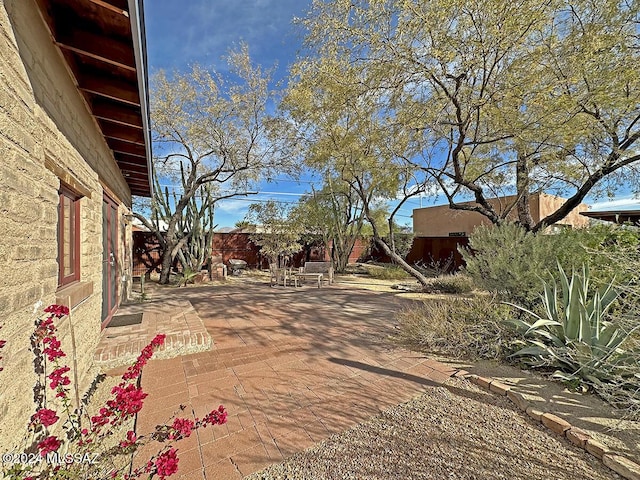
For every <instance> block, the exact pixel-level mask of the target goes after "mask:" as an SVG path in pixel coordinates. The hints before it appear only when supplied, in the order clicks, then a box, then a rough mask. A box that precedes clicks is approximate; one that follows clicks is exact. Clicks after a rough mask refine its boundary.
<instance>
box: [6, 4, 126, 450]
mask: <svg viewBox="0 0 640 480" xmlns="http://www.w3.org/2000/svg"><path fill="white" fill-rule="evenodd" d="M0 158H2V162H0V210H1V212H2V215H1V217H2V219H3V228H2V234H1V235H0V259H1V260H2V261H0V278H2V283H1V284H0V324H1V325H2V326H3V328H2V329H1V330H0V338H2V339H5V340H7V344H6V346H5V348H4V349H3V350H2V356H3V357H4V358H3V359H2V360H0V362H1V364H2V366H3V367H4V371H2V372H0V418H2V419H3V421H2V422H0V451H7V449H8V448H11V447H13V446H14V444H15V443H16V442H19V441H20V439H21V438H22V436H23V434H24V432H25V426H26V424H27V421H28V419H29V417H30V415H31V414H32V413H33V408H34V403H33V401H32V398H33V391H32V388H33V385H34V382H35V374H34V373H33V366H32V355H31V352H30V351H29V345H30V344H29V335H30V333H31V332H32V331H33V323H34V319H35V316H36V314H37V313H41V311H42V308H43V307H45V306H47V305H49V304H51V303H55V302H56V300H57V301H58V302H60V301H63V300H64V299H65V298H66V296H67V295H68V294H73V295H74V296H76V297H77V298H79V299H82V301H81V303H80V304H79V305H77V306H75V307H74V308H73V310H72V315H71V322H69V321H68V320H67V321H64V322H63V324H62V325H61V328H60V337H61V340H62V342H63V347H64V349H65V351H66V352H67V355H68V356H67V358H66V359H64V360H65V363H67V364H68V365H69V366H71V367H73V364H72V348H71V341H70V325H73V328H74V333H75V338H76V347H77V348H76V351H75V353H76V356H77V363H78V367H79V368H78V369H79V372H78V373H79V384H80V389H81V392H83V391H84V390H85V389H86V388H87V387H88V385H89V384H90V382H91V381H92V380H93V378H94V376H95V374H96V371H95V369H94V368H93V366H92V365H93V354H94V350H95V347H96V345H97V343H98V339H99V336H100V316H101V305H102V298H101V295H102V199H103V191H104V188H103V186H104V187H105V188H108V190H109V191H110V192H111V193H112V194H113V195H114V196H115V197H117V198H116V199H117V200H118V201H119V202H120V207H119V208H120V214H121V217H120V218H121V219H123V216H122V215H123V214H124V213H126V212H128V207H129V206H130V205H131V195H130V191H129V188H128V186H127V185H126V182H125V180H124V178H123V177H122V175H121V174H120V171H119V170H118V168H117V165H116V163H115V161H114V160H113V157H112V155H111V153H110V151H109V149H108V148H107V146H106V143H105V141H104V139H103V138H102V136H101V135H100V132H99V131H98V127H97V125H96V123H95V122H94V120H93V118H92V117H91V116H90V115H89V113H88V111H87V108H86V106H85V104H84V103H83V100H82V98H81V96H80V94H79V93H78V91H77V89H76V87H75V85H74V84H73V81H72V78H71V76H70V75H69V73H68V71H67V69H66V66H65V64H64V63H63V59H62V56H61V55H60V53H59V51H58V50H57V49H56V48H55V47H54V45H53V43H52V40H51V38H50V37H49V35H48V32H47V31H46V29H45V25H44V22H43V21H42V19H41V17H40V14H39V11H38V9H37V8H36V5H35V2H34V0H4V1H3V2H0ZM61 180H62V181H64V182H65V183H67V184H70V185H71V186H72V187H73V188H74V189H76V190H78V191H79V193H82V194H84V197H83V198H82V200H81V220H80V230H81V234H80V243H81V265H80V281H81V283H80V286H81V288H80V291H78V290H77V289H76V291H74V292H69V290H67V291H66V292H59V291H58V292H57V284H58V280H57V272H58V265H57V229H56V226H57V207H58V189H59V188H60V184H61ZM121 225H122V223H121ZM127 232H128V235H130V228H129V229H128V230H124V231H123V232H121V234H124V235H125V236H126V235H127ZM119 256H120V261H121V265H127V264H126V263H125V261H126V260H127V259H126V258H125V251H124V248H120V249H119ZM129 261H130V258H129ZM127 268H128V267H125V269H124V270H123V272H122V273H126V270H127ZM83 297H86V298H83Z"/></svg>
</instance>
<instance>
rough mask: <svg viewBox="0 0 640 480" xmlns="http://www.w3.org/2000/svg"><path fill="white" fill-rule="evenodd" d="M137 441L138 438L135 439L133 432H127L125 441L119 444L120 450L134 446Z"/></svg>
mask: <svg viewBox="0 0 640 480" xmlns="http://www.w3.org/2000/svg"><path fill="white" fill-rule="evenodd" d="M137 439H138V437H136V434H135V432H133V431H131V430H129V431H128V432H127V439H126V440H122V441H121V442H120V447H122V448H127V447H130V446H131V445H134V444H135V443H136V440H137Z"/></svg>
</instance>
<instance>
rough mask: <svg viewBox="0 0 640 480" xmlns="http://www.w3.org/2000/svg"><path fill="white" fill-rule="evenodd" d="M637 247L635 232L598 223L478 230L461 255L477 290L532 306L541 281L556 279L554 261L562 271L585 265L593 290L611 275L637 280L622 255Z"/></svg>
mask: <svg viewBox="0 0 640 480" xmlns="http://www.w3.org/2000/svg"><path fill="white" fill-rule="evenodd" d="M639 245H640V240H639V234H638V232H637V229H629V228H625V227H619V226H612V225H597V226H593V227H590V228H586V229H581V230H564V231H562V232H561V233H560V234H557V235H542V234H533V233H528V232H526V231H525V230H524V229H522V228H521V227H519V226H517V225H514V224H505V225H502V226H499V227H479V228H477V229H476V230H475V231H474V232H473V234H471V236H470V237H469V247H470V248H469V249H466V248H464V249H461V250H460V252H461V254H462V256H463V258H464V260H465V262H466V267H465V271H466V273H467V274H468V275H469V276H471V278H472V279H473V281H474V283H475V284H476V285H477V286H478V287H479V288H482V289H485V290H488V291H490V292H494V293H496V294H497V295H498V296H499V297H500V298H501V299H502V300H506V301H510V302H513V303H518V304H521V305H523V306H527V307H532V306H533V305H535V304H536V303H539V298H540V295H541V294H542V283H541V280H545V281H550V280H551V279H552V278H554V277H555V279H556V280H559V277H558V268H557V265H558V263H559V264H560V265H561V266H562V267H563V268H564V269H565V270H566V271H572V270H579V269H580V268H581V266H582V265H587V266H589V267H590V269H591V271H592V272H593V273H592V287H593V288H597V287H600V286H602V285H606V284H607V283H609V282H611V280H612V279H613V278H614V277H616V278H617V282H618V283H619V284H627V283H629V282H633V281H635V282H637V281H638V279H639V275H640V271H638V270H637V269H634V268H629V262H628V260H627V259H626V258H623V257H622V256H621V252H622V251H626V252H628V255H631V256H633V255H634V254H635V255H637V251H638V246H639ZM590 293H592V291H590Z"/></svg>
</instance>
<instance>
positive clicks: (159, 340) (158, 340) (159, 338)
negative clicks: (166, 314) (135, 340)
mask: <svg viewBox="0 0 640 480" xmlns="http://www.w3.org/2000/svg"><path fill="white" fill-rule="evenodd" d="M165 338H167V336H166V335H165V334H164V333H159V334H158V335H156V336H155V337H154V338H153V340H151V344H150V345H151V346H153V347H160V346H162V345H163V344H164V339H165Z"/></svg>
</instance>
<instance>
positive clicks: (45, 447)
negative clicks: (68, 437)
mask: <svg viewBox="0 0 640 480" xmlns="http://www.w3.org/2000/svg"><path fill="white" fill-rule="evenodd" d="M60 445H62V442H61V441H60V440H58V439H57V438H56V437H53V436H49V437H47V438H45V439H44V440H42V441H41V442H40V443H38V450H40V456H42V457H44V456H45V455H46V454H47V453H49V452H55V451H56V450H58V449H59V448H60Z"/></svg>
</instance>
